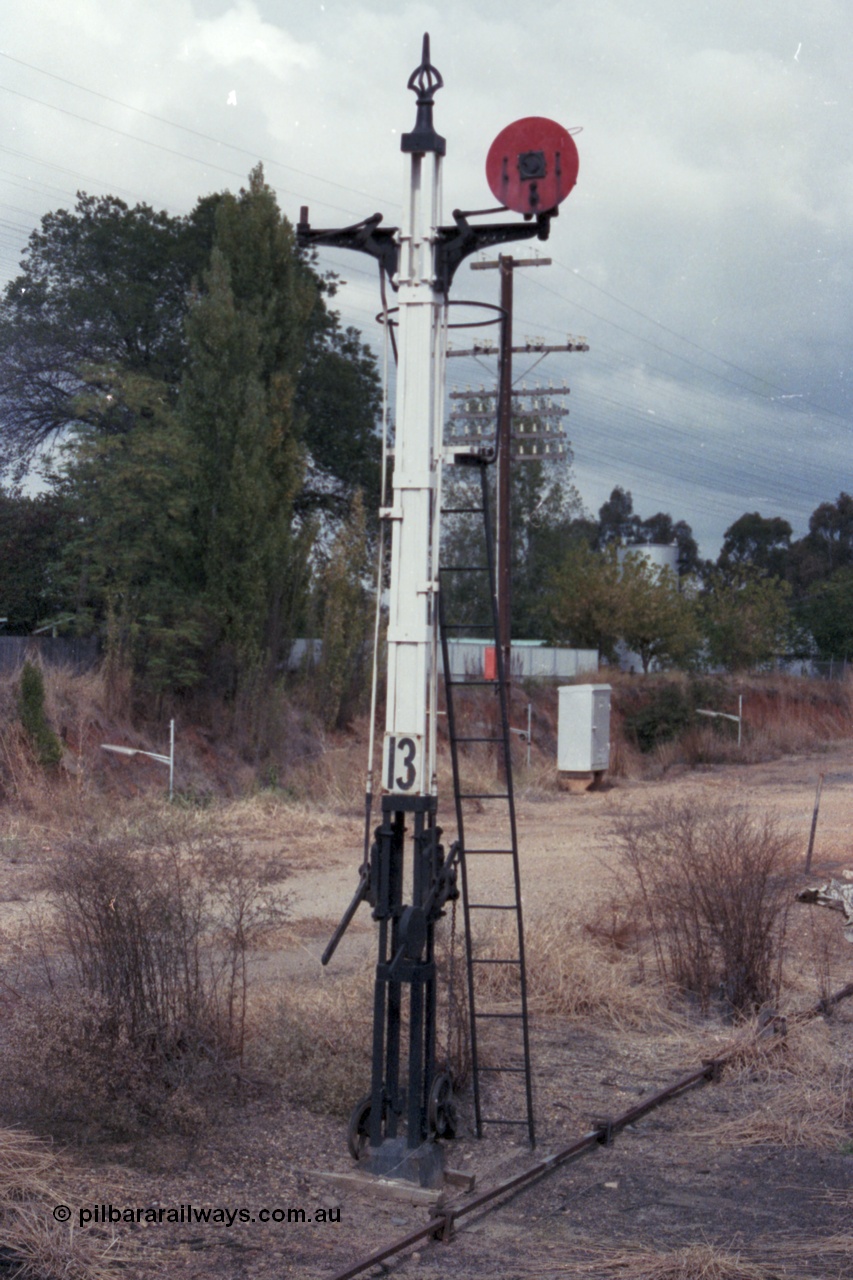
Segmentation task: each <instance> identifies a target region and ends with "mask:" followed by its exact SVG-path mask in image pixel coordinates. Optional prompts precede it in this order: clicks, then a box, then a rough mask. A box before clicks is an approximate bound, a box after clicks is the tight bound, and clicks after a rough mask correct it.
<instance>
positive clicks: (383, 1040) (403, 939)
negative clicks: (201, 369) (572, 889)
mask: <svg viewBox="0 0 853 1280" xmlns="http://www.w3.org/2000/svg"><path fill="white" fill-rule="evenodd" d="M442 85H443V81H442V77H441V75H440V73H439V72H438V71H437V70H436V68H435V67H434V66H433V65H432V63H431V61H430V47H429V36H428V35H427V36H424V42H423V53H422V60H421V64H420V66H419V67H417V68H416V70H415V71H414V72H413V73H412V75H411V77H410V79H409V82H408V87H409V88H410V89H411V90H412V91H413V92H414V93H415V95H416V99H417V116H416V120H415V125H414V128H413V130H412V131H411V132H410V133H405V134H403V136H402V143H401V148H402V151H403V153H404V155H406V156H407V157H408V165H407V173H406V185H405V192H404V201H403V218H402V224H401V226H400V228H399V229H397V228H388V227H384V226H383V225H382V215H381V214H374V215H373V216H372V217H370V218H367V219H365V220H364V221H363V222H361V223H358V224H356V225H355V226H351V227H345V228H342V229H338V230H329V231H323V230H316V229H314V228H312V227H311V226H310V223H309V221H308V210H307V209H306V208H303V210H302V216H301V218H300V222H299V226H298V228H297V236H298V239H299V241H300V243H302V244H305V245H317V246H322V245H324V244H325V245H330V246H336V247H345V248H351V249H356V250H358V251H359V252H362V253H367V254H369V255H370V256H372V257H374V258H375V259H377V261H378V263H379V268H380V272H381V273H382V275H383V277H384V280H383V296H384V283H385V281H387V282H388V283H390V286H391V288H392V289H393V290H394V292H395V294H396V300H397V307H396V319H395V321H394V323H395V324H396V327H397V350H398V374H397V400H396V423H395V443H394V463H393V487H392V497H391V501H390V503H389V505H387V506H385V507H383V508H382V509H381V511H380V515H381V518H382V520H383V521H384V522H385V525H386V527H390V540H391V568H390V588H389V593H388V634H387V654H388V657H387V663H388V667H387V700H386V708H385V732H384V739H383V751H382V766H381V802H380V811H381V821H380V823H379V825H378V826H377V827H376V829H375V832H374V836H373V840H372V842H371V841H370V838H369V834H366V838H365V857H364V861H363V864H362V867H361V872H360V878H359V883H358V887H357V889H356V893H355V896H354V898H353V900H352V903H351V904H350V907H349V908H348V910H347V912H346V913H345V914H344V917H343V919H342V921H341V923H340V925H339V926H338V929H337V930H336V932H335V934H334V936H333V937H332V939H331V941H330V943H329V945H328V947H327V948H326V951H325V953H324V955H323V963H324V964H325V963H327V962H328V961H329V960H330V959H331V956H332V954H333V952H334V950H335V948H336V946H337V944H338V941H339V940H340V937H341V936H342V934H343V932H344V931H345V929H346V928H347V926H348V924H349V922H350V920H351V919H352V917H353V915H354V914H355V911H356V910H357V908H358V906H359V904H360V903H361V902H363V901H366V902H367V903H369V905H370V906H371V907H372V914H373V919H374V920H375V921H376V923H377V927H378V957H377V964H376V970H375V982H374V1009H373V1055H372V1074H371V1089H370V1093H369V1094H368V1095H367V1096H366V1097H365V1098H364V1099H362V1100H361V1102H359V1103H358V1104H357V1105H356V1107H355V1109H354V1111H353V1113H352V1117H351V1120H350V1127H349V1145H350V1150H351V1152H352V1154H353V1156H354V1157H355V1158H357V1159H359V1158H360V1159H362V1160H363V1161H364V1164H365V1167H366V1168H367V1169H368V1170H369V1171H371V1172H375V1173H382V1174H384V1175H385V1176H397V1177H404V1178H408V1179H413V1180H417V1181H420V1182H421V1183H422V1184H426V1185H434V1184H436V1183H437V1182H438V1181H440V1179H441V1174H442V1156H441V1148H440V1146H439V1145H438V1144H437V1143H436V1142H435V1139H436V1138H439V1137H451V1136H452V1135H453V1132H454V1128H455V1109H454V1103H453V1095H452V1082H451V1081H450V1079H449V1076H448V1075H447V1073H446V1071H445V1069H444V1068H440V1067H439V1066H438V1065H437V1063H436V1003H437V990H436V962H435V948H434V934H435V926H436V923H437V922H438V920H439V919H440V917H441V916H442V915H443V913H444V908H445V907H446V905H447V904H448V902H451V901H452V900H453V899H455V898H456V897H457V896H458V888H457V872H458V868H459V863H460V858H461V857H463V856H464V854H463V850H462V849H461V845H460V842H459V841H455V842H454V843H453V844H452V845H451V846H450V848H449V850H447V851H446V850H445V848H444V845H443V844H442V843H441V834H442V833H441V828H440V827H439V826H438V822H437V807H438V787H437V776H436V749H437V701H438V696H437V695H438V644H439V610H438V589H439V533H440V528H439V526H440V512H441V473H442V463H443V461H444V460H445V459H444V458H443V445H442V432H443V423H444V403H445V357H446V331H447V323H448V320H447V308H448V295H449V291H450V286H451V283H452V280H453V275H454V272H455V271H456V268H457V267H458V266H459V264H460V263H461V262H462V261H463V260H464V259H465V258H466V257H467V256H468V255H469V254H471V253H474V252H476V251H478V250H480V249H483V248H486V247H488V246H491V245H499V244H505V243H508V242H511V241H514V240H520V239H527V238H530V237H531V236H538V237H539V238H540V239H547V236H548V232H549V228H550V220H551V218H552V217H553V216H554V214H555V213H556V204H557V202H558V201H557V198H556V193H557V192H558V190H559V189H560V183H561V182H562V183H563V184H565V179H564V177H563V176H562V172H561V173H558V175H557V179H558V180H557V182H556V185H555V183H554V181H553V179H554V176H555V175H554V160H553V157H550V158H549V156H547V155H546V153H545V151H543V150H541V149H538V150H536V149H534V150H536V154H535V155H530V156H528V155H526V154H525V155H514V154H513V155H511V154H510V152H506V155H504V154H503V153H501V156H499V158H498V160H497V161H496V162H495V163H496V164H497V166H498V170H499V171H501V172H503V171H508V170H509V169H510V168H512V169H513V172H514V173H516V174H517V175H519V176H518V177H517V178H516V177H513V178H512V181H511V182H509V184H508V188H507V189H508V190H509V189H510V188H511V189H512V191H514V190H515V188H516V187H519V189H522V188H523V189H524V190H525V191H526V200H527V202H526V205H525V209H524V210H523V212H524V213H525V215H526V220H525V221H522V222H512V223H472V222H471V221H470V219H471V218H472V217H474V216H475V215H474V214H470V213H464V212H462V211H461V210H455V211H454V213H453V224H452V225H450V226H447V225H442V214H441V196H442V164H443V159H444V155H445V149H446V144H445V139H444V138H443V137H441V135H440V134H438V133H437V132H436V129H435V127H434V123H433V105H434V97H435V94H436V92H437V91H438V89H440V88H441V87H442ZM555 127H556V126H555ZM568 141H569V143H570V151H568V150H565V148H564V159H563V162H562V165H563V171H565V169H566V168H568V169H569V170H571V167H572V163H574V172H575V173H576V172H577V164H576V155H577V153H576V151H575V149H574V144H573V143H572V142H571V139H568ZM525 145H526V144H525ZM493 150H494V148H493ZM528 150H530V148H528ZM490 154H491V153H490ZM573 157H574V158H575V159H574V160H573ZM557 168H558V170H559V169H560V164H559V163H558V166H557ZM572 182H573V179H572ZM505 185H506V184H505ZM552 188H553V190H552ZM569 189H570V188H569ZM552 197H554V198H552ZM508 204H509V202H508V201H507V200H502V203H501V206H500V209H498V210H490V211H488V212H492V213H494V212H503V211H505V209H506V207H507V205H508ZM510 207H512V206H510ZM385 319H386V323H388V321H389V313H388V312H387V311H386V315H385ZM481 452H482V451H481V450H480V451H478V450H475V449H470V448H469V449H467V450H460V451H457V453H456V454H455V455H454V456H452V457H451V458H449V459H447V460H449V461H452V462H460V463H463V462H465V461H466V460H467V461H468V462H469V463H470V462H472V461H473V462H480V461H481V458H480V456H479V453H481ZM475 455H477V456H475ZM371 794H372V783H371V784H369V786H368V800H367V814H368V825H367V828H366V831H367V832H369V822H370V812H371ZM368 846H369V847H368ZM407 868H408V869H409V873H408V875H407ZM407 882H408V884H409V886H410V889H409V892H408V894H407V892H406V889H407ZM406 898H408V901H406V900H405V899H406ZM406 997H407V998H408V1006H409V1010H408V1032H407V1033H406V1034H404V1026H403V1021H404V1020H403V1017H402V1010H403V1002H404V999H405V998H406Z"/></svg>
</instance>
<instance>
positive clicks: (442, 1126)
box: [427, 1071, 456, 1138]
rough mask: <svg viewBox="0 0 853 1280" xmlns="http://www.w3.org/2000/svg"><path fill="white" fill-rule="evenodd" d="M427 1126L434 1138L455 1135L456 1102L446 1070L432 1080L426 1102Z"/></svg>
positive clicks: (451, 1082) (452, 1136)
mask: <svg viewBox="0 0 853 1280" xmlns="http://www.w3.org/2000/svg"><path fill="white" fill-rule="evenodd" d="M427 1128H428V1130H429V1132H430V1134H431V1135H433V1136H434V1137H436V1138H455V1137H456V1102H455V1100H454V1097H453V1081H452V1080H451V1078H450V1075H449V1073H448V1072H447V1071H442V1072H440V1073H439V1074H438V1075H437V1076H436V1077H435V1079H434V1080H433V1082H432V1087H431V1088H430V1091H429V1102H428V1104H427Z"/></svg>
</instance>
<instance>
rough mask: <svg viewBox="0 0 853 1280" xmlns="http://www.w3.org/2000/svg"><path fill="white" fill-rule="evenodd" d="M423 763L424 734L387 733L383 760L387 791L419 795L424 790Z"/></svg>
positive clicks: (383, 773)
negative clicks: (422, 781) (422, 784)
mask: <svg viewBox="0 0 853 1280" xmlns="http://www.w3.org/2000/svg"><path fill="white" fill-rule="evenodd" d="M422 763H423V736H422V735H420V734H414V733H412V734H399V733H398V734H393V733H386V735H385V752H384V756H383V761H382V781H383V786H384V787H385V790H386V791H390V792H391V793H392V794H397V793H400V792H402V793H403V794H404V795H418V794H419V793H420V791H421V790H422V787H421V771H422Z"/></svg>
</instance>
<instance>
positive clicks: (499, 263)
mask: <svg viewBox="0 0 853 1280" xmlns="http://www.w3.org/2000/svg"><path fill="white" fill-rule="evenodd" d="M550 265H551V259H550V258H514V257H513V256H512V254H506V253H501V254H499V255H498V258H497V260H494V259H492V260H490V261H488V262H472V263H471V270H472V271H490V270H494V269H497V270H499V271H500V273H501V311H502V312H503V323H502V325H501V344H500V374H499V387H500V390H499V394H498V406H499V407H498V462H497V466H498V483H497V489H498V493H497V526H498V527H497V539H496V541H497V566H498V572H497V588H498V644H499V645H500V647H501V650H502V652H503V662H504V672H505V678H506V682H507V689H509V686H510V684H511V681H512V515H511V507H512V502H511V495H512V475H511V471H512V464H511V461H510V458H511V454H512V352H513V346H512V299H513V288H512V286H513V272H514V271H515V268H516V267H550Z"/></svg>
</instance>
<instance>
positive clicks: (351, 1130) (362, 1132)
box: [347, 1094, 371, 1160]
mask: <svg viewBox="0 0 853 1280" xmlns="http://www.w3.org/2000/svg"><path fill="white" fill-rule="evenodd" d="M370 1101H371V1098H370V1094H368V1095H367V1097H366V1098H362V1100H361V1102H359V1103H358V1104H357V1105H356V1106H355V1107H354V1108H353V1112H352V1115H351V1116H350V1118H349V1127H348V1128H347V1146H348V1147H349V1153H350V1155H351V1156H352V1158H353V1160H360V1159H361V1157H362V1156H363V1155H364V1152H365V1150H366V1148H367V1145H368V1143H369V1141H370V1110H371V1108H370Z"/></svg>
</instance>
